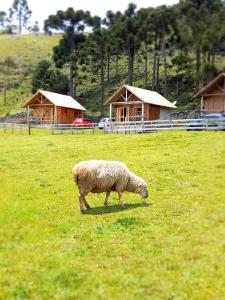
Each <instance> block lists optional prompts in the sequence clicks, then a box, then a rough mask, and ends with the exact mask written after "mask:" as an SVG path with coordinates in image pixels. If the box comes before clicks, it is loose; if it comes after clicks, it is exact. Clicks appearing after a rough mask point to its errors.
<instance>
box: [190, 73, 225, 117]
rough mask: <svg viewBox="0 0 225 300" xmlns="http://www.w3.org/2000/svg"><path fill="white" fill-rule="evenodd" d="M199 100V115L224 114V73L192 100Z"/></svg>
mask: <svg viewBox="0 0 225 300" xmlns="http://www.w3.org/2000/svg"><path fill="white" fill-rule="evenodd" d="M199 98H200V99H201V114H202V115H205V114H214V113H223V114H225V73H221V74H220V75H219V76H217V77H216V78H215V79H213V80H212V81H210V82H209V83H208V84H207V85H206V86H204V87H203V88H202V89H201V90H200V91H198V92H197V93H196V94H195V95H194V96H193V99H199Z"/></svg>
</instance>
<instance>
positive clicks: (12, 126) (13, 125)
mask: <svg viewBox="0 0 225 300" xmlns="http://www.w3.org/2000/svg"><path fill="white" fill-rule="evenodd" d="M11 125H12V133H13V132H14V124H13V123H12V124H11Z"/></svg>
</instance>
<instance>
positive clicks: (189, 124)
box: [105, 119, 225, 133]
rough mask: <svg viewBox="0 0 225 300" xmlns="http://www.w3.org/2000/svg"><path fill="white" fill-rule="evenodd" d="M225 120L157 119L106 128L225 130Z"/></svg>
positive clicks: (126, 130)
mask: <svg viewBox="0 0 225 300" xmlns="http://www.w3.org/2000/svg"><path fill="white" fill-rule="evenodd" d="M224 129H225V120H224V119H222V120H219V119H180V120H157V121H145V122H126V123H116V122H112V123H111V124H109V126H108V127H106V128H105V130H106V131H107V132H115V133H145V132H156V131H163V130H188V131H193V130H198V131H202V130H224Z"/></svg>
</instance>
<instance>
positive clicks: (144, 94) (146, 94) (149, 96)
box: [104, 85, 176, 108]
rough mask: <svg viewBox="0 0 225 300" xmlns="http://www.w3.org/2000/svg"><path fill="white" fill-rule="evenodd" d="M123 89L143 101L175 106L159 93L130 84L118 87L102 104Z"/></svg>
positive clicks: (107, 102)
mask: <svg viewBox="0 0 225 300" xmlns="http://www.w3.org/2000/svg"><path fill="white" fill-rule="evenodd" d="M123 89H127V90H128V91H129V92H131V93H132V94H133V95H135V96H136V97H137V98H139V99H140V100H141V101H142V102H144V103H149V104H153V105H158V106H164V107H169V108H176V106H175V104H174V103H172V102H170V101H168V100H167V99H166V98H164V97H163V96H161V95H160V94H159V93H157V92H154V91H149V90H146V89H141V88H137V87H134V86H130V85H123V86H122V87H121V88H120V89H118V90H117V91H116V92H115V93H114V94H113V95H112V96H111V97H110V98H109V99H108V100H106V101H105V103H104V105H107V104H110V103H111V102H112V100H113V99H114V97H115V96H116V95H118V94H119V93H120V92H122V91H123Z"/></svg>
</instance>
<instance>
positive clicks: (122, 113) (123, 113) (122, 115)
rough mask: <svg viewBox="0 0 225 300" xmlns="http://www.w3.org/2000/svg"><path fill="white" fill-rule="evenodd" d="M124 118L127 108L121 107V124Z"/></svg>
mask: <svg viewBox="0 0 225 300" xmlns="http://www.w3.org/2000/svg"><path fill="white" fill-rule="evenodd" d="M126 117H127V108H126V107H122V108H121V122H126Z"/></svg>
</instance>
